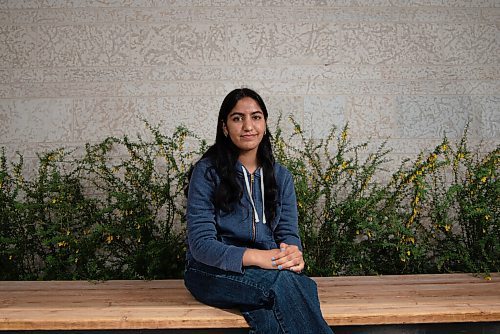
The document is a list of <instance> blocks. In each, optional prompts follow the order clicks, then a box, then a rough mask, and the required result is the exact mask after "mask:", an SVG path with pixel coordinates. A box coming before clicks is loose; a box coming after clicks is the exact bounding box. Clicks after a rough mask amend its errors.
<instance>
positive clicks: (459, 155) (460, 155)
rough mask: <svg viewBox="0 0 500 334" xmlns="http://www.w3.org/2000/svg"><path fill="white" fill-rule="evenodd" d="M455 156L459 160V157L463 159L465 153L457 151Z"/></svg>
mask: <svg viewBox="0 0 500 334" xmlns="http://www.w3.org/2000/svg"><path fill="white" fill-rule="evenodd" d="M457 158H458V159H459V160H460V159H463V158H465V154H463V153H462V152H460V153H458V154H457Z"/></svg>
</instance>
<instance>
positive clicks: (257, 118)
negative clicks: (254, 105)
mask: <svg viewBox="0 0 500 334" xmlns="http://www.w3.org/2000/svg"><path fill="white" fill-rule="evenodd" d="M261 118H262V116H261V115H254V116H253V119H255V120H257V121H258V120H260V119H261Z"/></svg>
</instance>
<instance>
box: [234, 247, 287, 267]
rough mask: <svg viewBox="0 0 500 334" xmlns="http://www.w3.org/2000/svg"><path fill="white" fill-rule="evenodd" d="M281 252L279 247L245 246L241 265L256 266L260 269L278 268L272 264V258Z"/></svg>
mask: <svg viewBox="0 0 500 334" xmlns="http://www.w3.org/2000/svg"><path fill="white" fill-rule="evenodd" d="M280 253H281V250H280V249H278V248H277V249H269V250H262V249H253V248H247V249H246V250H245V253H243V266H244V267H248V266H257V267H260V268H262V269H278V268H277V266H274V265H273V263H274V261H273V259H275V258H278V257H279V255H280Z"/></svg>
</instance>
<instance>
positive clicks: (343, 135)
mask: <svg viewBox="0 0 500 334" xmlns="http://www.w3.org/2000/svg"><path fill="white" fill-rule="evenodd" d="M340 137H341V138H342V140H344V141H345V140H346V139H347V129H346V130H344V131H342V134H341V135H340Z"/></svg>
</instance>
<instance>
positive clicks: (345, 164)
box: [340, 161, 349, 169]
mask: <svg viewBox="0 0 500 334" xmlns="http://www.w3.org/2000/svg"><path fill="white" fill-rule="evenodd" d="M347 166H349V164H348V163H347V161H344V162H342V166H340V169H346V168H347Z"/></svg>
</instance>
